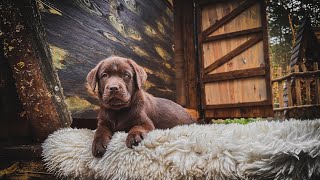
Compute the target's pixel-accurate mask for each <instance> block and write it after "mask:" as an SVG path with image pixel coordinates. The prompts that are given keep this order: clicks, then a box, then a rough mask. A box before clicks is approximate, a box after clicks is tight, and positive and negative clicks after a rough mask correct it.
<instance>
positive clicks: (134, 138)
mask: <svg viewBox="0 0 320 180" xmlns="http://www.w3.org/2000/svg"><path fill="white" fill-rule="evenodd" d="M146 136H147V133H145V132H140V131H134V132H129V134H128V136H127V140H126V145H127V147H128V148H132V146H138V145H139V143H140V142H141V141H142V140H143V139H144V138H145V137H146Z"/></svg>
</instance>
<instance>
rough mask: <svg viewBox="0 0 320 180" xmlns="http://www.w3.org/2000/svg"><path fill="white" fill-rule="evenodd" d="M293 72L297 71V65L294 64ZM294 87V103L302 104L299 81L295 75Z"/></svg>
mask: <svg viewBox="0 0 320 180" xmlns="http://www.w3.org/2000/svg"><path fill="white" fill-rule="evenodd" d="M294 72H299V66H298V65H295V66H294ZM295 78H296V79H295V84H296V85H295V88H296V99H297V102H296V105H297V106H300V105H301V104H302V99H301V82H300V78H299V77H295Z"/></svg>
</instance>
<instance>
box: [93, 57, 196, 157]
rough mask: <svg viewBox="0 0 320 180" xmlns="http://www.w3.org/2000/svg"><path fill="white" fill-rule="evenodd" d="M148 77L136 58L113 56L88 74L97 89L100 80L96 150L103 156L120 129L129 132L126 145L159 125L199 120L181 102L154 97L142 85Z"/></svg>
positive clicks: (94, 153)
mask: <svg viewBox="0 0 320 180" xmlns="http://www.w3.org/2000/svg"><path fill="white" fill-rule="evenodd" d="M146 79H147V74H146V72H145V71H144V69H143V68H141V67H140V66H138V65H137V64H136V63H135V62H134V61H133V60H130V59H126V58H121V57H110V58H108V59H105V60H103V61H101V62H100V63H99V64H98V65H97V66H96V67H95V68H94V69H92V70H91V71H90V73H89V74H88V76H87V82H88V84H89V85H90V86H91V88H92V89H93V90H95V88H96V84H98V94H99V98H100V100H101V109H100V112H99V115H98V127H97V130H96V132H95V136H94V141H93V144H92V153H93V155H94V156H96V157H101V156H102V155H103V154H104V153H105V151H106V147H107V145H108V143H109V141H110V139H111V137H112V135H113V133H114V132H116V131H125V132H128V136H127V139H126V145H127V146H128V147H130V148H131V147H132V146H136V145H138V144H139V143H140V142H141V141H142V139H143V138H145V136H146V134H147V133H148V132H149V131H151V130H153V129H155V128H158V129H166V128H172V127H174V126H176V125H181V124H191V123H194V122H195V120H194V119H192V117H191V116H189V114H188V113H187V112H186V111H185V110H184V108H182V107H181V106H180V105H178V104H176V103H174V102H172V101H170V100H167V99H163V98H157V97H154V96H152V95H150V94H148V93H147V92H145V91H144V90H143V89H142V88H141V87H142V85H143V83H144V82H145V81H146Z"/></svg>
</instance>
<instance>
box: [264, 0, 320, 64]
mask: <svg viewBox="0 0 320 180" xmlns="http://www.w3.org/2000/svg"><path fill="white" fill-rule="evenodd" d="M267 13H268V28H269V37H270V58H271V63H272V65H273V66H282V67H283V68H285V67H286V66H287V65H288V64H289V61H290V57H291V48H292V46H293V41H294V37H295V35H296V32H297V29H298V28H299V25H300V24H301V23H302V19H304V18H310V20H311V24H312V26H315V27H318V26H320V16H319V14H320V1H319V0H267ZM290 25H291V26H290Z"/></svg>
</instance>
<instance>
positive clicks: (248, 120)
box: [212, 118, 262, 124]
mask: <svg viewBox="0 0 320 180" xmlns="http://www.w3.org/2000/svg"><path fill="white" fill-rule="evenodd" d="M261 120H262V119H259V118H239V119H226V120H212V123H214V124H232V123H237V124H248V123H252V122H256V121H261Z"/></svg>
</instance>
